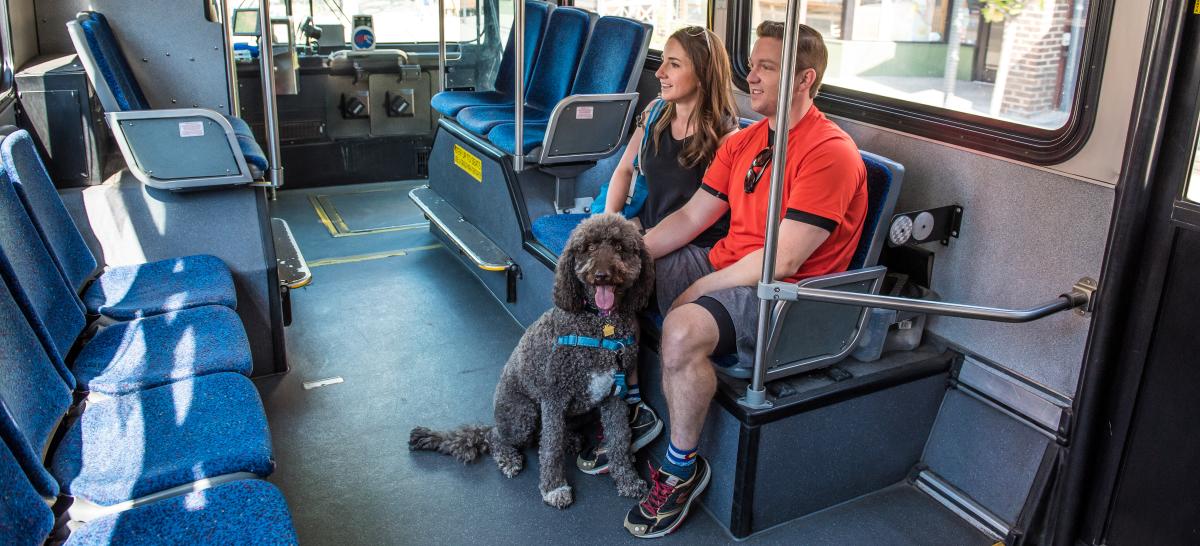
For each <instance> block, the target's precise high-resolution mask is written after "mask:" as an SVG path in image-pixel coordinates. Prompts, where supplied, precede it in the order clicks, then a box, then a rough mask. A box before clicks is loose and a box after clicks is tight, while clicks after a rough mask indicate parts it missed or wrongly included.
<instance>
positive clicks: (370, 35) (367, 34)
mask: <svg viewBox="0 0 1200 546" xmlns="http://www.w3.org/2000/svg"><path fill="white" fill-rule="evenodd" d="M374 46H375V33H374V32H372V31H371V29H369V28H360V29H358V30H356V31H354V47H356V48H358V49H370V48H372V47H374Z"/></svg>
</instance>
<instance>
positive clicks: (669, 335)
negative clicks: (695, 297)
mask: <svg viewBox="0 0 1200 546" xmlns="http://www.w3.org/2000/svg"><path fill="white" fill-rule="evenodd" d="M717 335H718V333H717V326H716V322H715V321H714V320H713V318H712V316H711V315H709V313H708V311H707V310H705V309H704V308H703V307H700V306H699V305H693V304H687V305H682V306H680V307H677V308H676V309H674V310H673V311H671V312H670V314H668V315H667V318H666V320H665V321H664V322H663V333H662V359H663V368H665V369H666V370H668V371H673V370H679V369H682V368H685V367H687V366H690V365H694V364H695V363H696V362H697V361H699V360H700V359H702V358H707V357H708V355H709V354H710V353H712V350H713V348H714V347H716V344H717Z"/></svg>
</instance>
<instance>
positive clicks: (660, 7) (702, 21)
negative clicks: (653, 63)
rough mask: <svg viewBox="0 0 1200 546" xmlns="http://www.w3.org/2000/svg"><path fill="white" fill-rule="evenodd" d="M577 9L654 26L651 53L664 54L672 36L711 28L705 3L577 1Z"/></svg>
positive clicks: (685, 0) (692, 0) (691, 0)
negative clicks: (687, 29)
mask: <svg viewBox="0 0 1200 546" xmlns="http://www.w3.org/2000/svg"><path fill="white" fill-rule="evenodd" d="M575 6H576V7H580V8H584V9H589V10H592V11H594V12H596V13H599V14H600V15H618V16H621V17H628V18H630V19H637V20H638V21H641V22H643V23H648V24H651V25H654V35H653V36H651V37H650V49H656V50H658V51H662V48H663V46H665V45H667V38H669V37H670V36H671V33H672V32H675V31H676V30H679V29H680V28H682V27H686V26H689V25H695V26H701V27H707V26H708V2H707V1H706V0H680V1H675V0H639V1H636V2H631V1H629V0H575Z"/></svg>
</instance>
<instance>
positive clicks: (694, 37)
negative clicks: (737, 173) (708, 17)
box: [576, 27, 738, 474]
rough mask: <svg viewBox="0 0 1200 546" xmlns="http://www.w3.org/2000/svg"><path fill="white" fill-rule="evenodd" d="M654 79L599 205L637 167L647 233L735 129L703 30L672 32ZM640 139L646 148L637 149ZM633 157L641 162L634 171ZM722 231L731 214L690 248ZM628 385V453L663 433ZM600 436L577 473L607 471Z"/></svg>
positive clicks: (615, 207)
mask: <svg viewBox="0 0 1200 546" xmlns="http://www.w3.org/2000/svg"><path fill="white" fill-rule="evenodd" d="M654 75H655V76H656V77H658V81H659V83H660V84H661V85H662V94H661V96H660V98H658V99H655V101H654V102H651V103H650V105H649V106H648V107H647V108H646V110H645V111H644V112H643V113H642V115H641V116H640V117H639V118H638V127H637V129H635V130H634V132H633V136H632V137H630V139H629V142H630V144H631V145H630V146H626V148H625V155H624V156H622V157H621V162H620V164H618V165H617V169H616V171H614V172H613V175H612V179H611V180H610V181H609V187H608V197H607V199H606V202H605V206H604V210H605V212H620V211H622V210H623V209H624V207H625V201H626V199H627V197H628V196H629V185H630V184H631V183H632V181H633V178H634V174H635V169H637V168H640V169H641V172H642V174H643V175H644V176H645V182H646V190H647V194H646V201H645V204H643V205H642V209H641V211H640V212H639V213H638V215H637V218H638V220H639V221H640V222H641V224H642V227H643V228H644V229H649V228H652V227H654V226H655V225H656V224H658V222H660V221H661V220H662V219H663V218H666V217H667V216H668V215H670V214H671V213H672V212H675V210H676V209H678V208H680V207H682V206H683V205H684V203H686V202H687V201H688V200H689V199H691V198H692V194H694V193H696V190H698V189H699V188H700V181H701V179H702V178H703V176H704V170H705V169H707V168H708V164H709V163H710V162H712V158H713V156H714V155H716V153H717V146H719V145H720V144H721V141H723V140H724V139H725V137H727V136H729V135H731V134H733V133H734V132H735V131H737V128H738V116H737V107H736V106H735V105H734V102H733V89H732V81H733V80H732V77H733V71H732V68H731V67H730V64H729V55H728V54H726V53H725V45H724V44H723V43H721V39H720V38H719V37H718V36H717V35H716V34H714V33H713V32H712V31H710V30H708V29H705V28H702V27H685V28H682V29H679V30H677V31H675V33H674V34H672V35H671V37H670V38H669V39H668V40H667V45H666V46H665V47H664V48H663V62H662V66H660V67H659V68H658V71H656V72H655V73H654ZM659 101H662V102H661V103H659ZM651 113H655V114H656V115H655V116H653V117H654V119H649V118H650V117H651ZM647 122H649V123H647ZM645 131H649V135H648V138H643V135H644V132H645ZM642 142H645V146H644V147H643V146H640V144H641V143H642ZM639 152H640V156H639ZM635 158H640V159H639V160H638V166H637V167H635V166H634V159H635ZM727 231H729V215H728V214H726V215H725V217H723V218H721V219H720V220H718V221H717V222H716V223H715V224H713V225H712V227H710V228H708V229H707V230H705V231H704V232H703V233H701V234H700V235H698V236H696V238H695V239H694V240H693V241H692V244H694V245H697V246H701V247H705V248H707V247H711V246H712V245H713V244H715V243H716V242H717V241H718V240H719V239H721V238H722V237H724V236H725V233H726V232H727ZM628 383H629V385H628V388H629V391H628V394H627V395H626V400H628V401H629V403H630V415H629V420H630V426H631V428H632V429H633V430H632V432H633V434H632V439H633V445H632V449H631V450H630V451H631V452H633V451H637V450H638V449H641V448H642V447H643V446H645V445H646V444H648V443H650V441H651V440H653V439H654V437H655V436H657V435H658V434H659V433H661V432H662V428H663V424H662V421H661V420H659V418H658V416H657V415H656V414H655V412H654V410H652V409H650V407H649V406H647V405H646V404H645V403H644V402H642V398H641V391H640V389H639V388H638V385H637V374H636V370H635V371H634V372H632V373H630V374H629V378H628ZM602 438H603V435H602V434H601V435H599V436H598V437H597V438H596V441H593V442H591V445H589V446H587V447H586V448H585V449H584V451H583V453H581V454H580V455H579V457H578V459H577V460H576V464H577V465H578V466H579V469H580V470H583V471H584V472H587V473H588V474H601V473H604V472H606V471H607V470H608V457H607V453H606V451H605V449H604V448H603V442H602V441H601V439H602Z"/></svg>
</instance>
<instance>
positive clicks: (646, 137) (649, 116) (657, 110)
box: [633, 98, 667, 174]
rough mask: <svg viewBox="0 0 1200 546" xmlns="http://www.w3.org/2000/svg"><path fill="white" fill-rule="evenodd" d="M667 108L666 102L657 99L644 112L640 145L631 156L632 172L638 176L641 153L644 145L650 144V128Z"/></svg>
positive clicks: (640, 171)
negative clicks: (644, 119)
mask: <svg viewBox="0 0 1200 546" xmlns="http://www.w3.org/2000/svg"><path fill="white" fill-rule="evenodd" d="M666 107H667V101H665V100H663V99H661V98H658V99H654V102H652V103H650V109H649V110H648V111H647V112H646V123H645V124H643V125H642V143H641V145H639V146H638V153H637V155H635V156H633V170H634V171H636V172H637V173H638V174H643V173H642V166H641V165H642V151H643V150H645V149H646V143H647V142H650V128H651V127H654V124H655V123H658V118H659V117H660V116H661V115H662V111H663V109H665V108H666Z"/></svg>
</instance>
